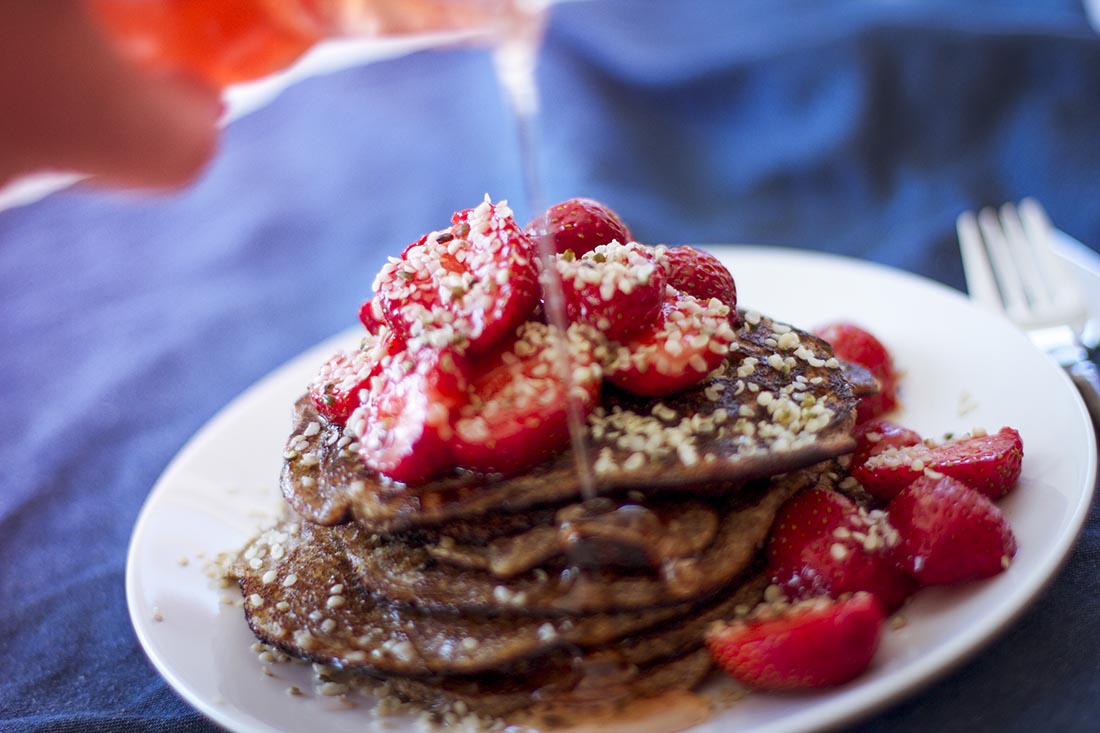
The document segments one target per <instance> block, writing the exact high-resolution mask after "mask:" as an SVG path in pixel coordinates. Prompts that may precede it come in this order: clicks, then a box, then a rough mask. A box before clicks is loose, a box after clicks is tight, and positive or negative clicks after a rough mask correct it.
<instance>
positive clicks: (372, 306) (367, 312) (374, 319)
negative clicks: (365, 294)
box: [359, 298, 386, 333]
mask: <svg viewBox="0 0 1100 733" xmlns="http://www.w3.org/2000/svg"><path fill="white" fill-rule="evenodd" d="M359 322H360V323H362V324H363V328H365V329H367V333H378V331H379V329H381V328H384V327H385V326H386V319H385V315H384V314H383V313H382V309H381V308H380V307H379V302H378V300H377V299H376V298H368V299H367V300H364V301H363V304H362V305H361V306H359Z"/></svg>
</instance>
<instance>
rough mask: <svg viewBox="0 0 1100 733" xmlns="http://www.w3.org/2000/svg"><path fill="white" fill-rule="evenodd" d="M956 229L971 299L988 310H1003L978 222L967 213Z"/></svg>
mask: <svg viewBox="0 0 1100 733" xmlns="http://www.w3.org/2000/svg"><path fill="white" fill-rule="evenodd" d="M955 229H956V230H958V233H959V251H960V252H961V253H962V259H963V274H965V275H966V289H967V291H968V292H969V293H970V297H971V299H973V300H975V301H977V302H978V303H981V304H982V305H984V306H986V307H987V308H993V309H995V310H998V311H999V310H1003V309H1004V303H1003V302H1002V301H1001V291H1000V290H999V289H998V288H997V281H996V280H994V279H993V270H992V269H990V267H989V256H988V255H987V254H986V252H985V245H984V244H982V234H981V232H980V231H979V230H978V220H977V219H975V218H974V214H972V213H971V212H969V211H965V212H963V213H962V214H959V218H958V219H956V220H955Z"/></svg>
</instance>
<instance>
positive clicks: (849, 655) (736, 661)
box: [706, 593, 883, 690]
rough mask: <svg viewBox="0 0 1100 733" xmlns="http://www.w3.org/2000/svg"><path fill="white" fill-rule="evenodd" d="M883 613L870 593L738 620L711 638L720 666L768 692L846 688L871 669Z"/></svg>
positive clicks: (717, 630) (707, 642)
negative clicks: (771, 615) (846, 684)
mask: <svg viewBox="0 0 1100 733" xmlns="http://www.w3.org/2000/svg"><path fill="white" fill-rule="evenodd" d="M882 622H883V613H882V609H881V608H880V607H879V604H878V601H876V600H875V598H874V596H872V595H870V594H869V593H856V594H855V595H853V596H850V597H848V598H845V599H844V600H840V601H828V600H824V599H817V600H813V601H805V602H803V603H800V604H796V605H794V606H792V607H790V608H789V609H787V610H786V611H784V612H782V613H780V614H779V615H777V616H774V617H768V616H764V617H760V618H749V619H746V620H740V621H733V622H731V623H728V624H726V625H725V626H722V627H719V628H718V629H716V630H712V631H710V632H709V633H708V634H707V636H706V644H707V649H708V650H709V651H710V654H711V656H712V657H713V658H714V661H715V662H716V663H717V664H718V666H720V667H722V669H724V670H725V671H726V672H727V673H729V674H730V675H731V676H732V677H734V678H735V679H736V680H738V681H739V682H741V683H742V684H745V685H748V686H750V687H756V688H759V689H764V690H798V689H807V688H820V687H833V686H836V685H842V684H844V683H845V682H848V681H850V680H852V679H855V678H856V677H858V676H859V675H860V674H862V673H863V672H864V671H865V670H866V669H867V668H868V667H869V666H870V664H871V660H872V658H873V657H874V655H875V650H876V649H877V648H878V644H879V639H880V638H881V637H882Z"/></svg>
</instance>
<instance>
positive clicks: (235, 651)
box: [126, 247, 1096, 733]
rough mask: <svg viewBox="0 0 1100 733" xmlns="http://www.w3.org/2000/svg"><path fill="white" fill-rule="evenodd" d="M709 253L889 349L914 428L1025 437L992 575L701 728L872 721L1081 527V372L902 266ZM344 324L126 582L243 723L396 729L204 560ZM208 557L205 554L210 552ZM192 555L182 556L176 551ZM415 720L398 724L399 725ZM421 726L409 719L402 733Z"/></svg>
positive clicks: (225, 447) (211, 464)
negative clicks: (1076, 380)
mask: <svg viewBox="0 0 1100 733" xmlns="http://www.w3.org/2000/svg"><path fill="white" fill-rule="evenodd" d="M713 250H714V251H715V252H716V253H718V254H720V256H721V257H722V258H723V259H724V260H725V261H726V262H727V264H728V265H729V266H730V268H731V270H732V271H733V273H734V274H735V276H736V278H737V282H738V289H739V291H740V298H741V302H742V303H743V304H745V305H746V306H749V307H752V308H756V309H758V310H760V311H762V312H765V313H768V314H769V315H772V316H775V317H777V318H781V319H785V320H788V321H790V322H792V323H795V324H798V325H800V326H803V327H813V326H816V325H819V324H822V323H824V322H826V321H829V320H832V319H849V320H854V321H856V322H859V323H861V324H863V325H864V326H866V327H868V328H869V329H871V330H872V331H874V332H875V333H877V334H879V335H880V337H881V338H882V339H883V340H884V341H885V343H886V345H887V346H888V347H889V348H890V349H891V351H892V352H893V353H894V356H895V359H896V361H897V363H898V364H899V365H900V367H901V368H902V369H904V370H905V372H906V377H905V381H904V395H903V398H904V403H905V406H904V409H903V412H902V413H900V414H899V416H898V419H900V420H901V421H902V422H904V423H905V424H907V425H909V426H911V427H913V428H915V429H917V430H919V431H921V432H922V433H923V434H925V435H927V436H939V435H941V434H943V433H945V432H949V431H951V432H960V431H965V430H968V429H970V428H971V427H974V426H982V427H986V428H988V429H990V430H996V429H998V428H1000V427H1001V426H1002V425H1011V426H1013V427H1015V428H1017V429H1018V430H1019V431H1020V433H1021V434H1022V436H1023V439H1024V443H1025V459H1024V471H1023V476H1022V478H1021V483H1020V486H1019V488H1018V489H1017V491H1016V492H1015V493H1014V494H1012V495H1011V496H1010V497H1008V498H1007V499H1006V500H1004V501H1003V503H1002V506H1003V509H1004V510H1005V512H1006V514H1007V515H1008V517H1009V519H1010V521H1011V522H1012V525H1013V528H1014V529H1015V532H1016V535H1017V538H1018V540H1019V546H1020V550H1019V554H1018V556H1017V558H1016V561H1015V562H1014V563H1013V564H1012V566H1011V567H1010V568H1009V570H1008V571H1007V572H1006V573H1004V574H1002V575H1000V576H998V577H997V578H995V579H993V580H991V581H988V582H983V583H977V584H973V585H969V586H966V587H962V588H956V589H941V590H926V591H923V592H921V593H920V594H919V595H918V596H917V598H916V599H915V600H914V601H913V602H912V603H911V604H910V605H909V606H908V607H907V608H906V609H905V615H906V617H907V618H908V620H909V623H908V625H906V626H905V627H904V628H902V629H900V630H897V631H890V632H889V633H888V634H887V635H886V639H885V641H884V644H883V646H882V648H881V649H880V651H879V653H878V655H877V657H876V660H875V663H874V665H873V668H872V669H871V670H870V671H869V672H868V673H867V674H865V675H864V676H862V677H861V678H860V679H859V680H857V681H856V682H855V683H852V684H850V685H848V686H846V687H843V688H840V689H837V690H834V691H830V692H823V693H814V694H805V695H783V696H770V695H767V694H759V695H753V696H750V697H749V698H748V699H746V700H744V701H742V702H740V703H738V704H736V705H734V706H733V707H731V708H729V709H728V710H726V711H724V712H722V713H721V714H719V715H718V716H716V717H715V718H713V719H712V720H711V721H710V722H708V723H706V724H704V725H703V726H700V727H699V728H697V729H695V730H696V732H697V733H703V732H704V731H705V732H708V733H718V731H727V730H738V731H739V732H740V733H779V732H781V731H787V732H794V731H802V732H804V731H816V730H822V729H826V728H831V727H835V726H838V725H840V724H843V723H845V722H850V721H851V720H854V719H856V718H858V717H861V716H866V715H868V714H870V713H871V712H873V711H874V710H877V709H879V708H881V707H882V706H884V705H886V704H888V703H890V702H891V701H894V700H896V699H897V698H899V697H900V696H902V695H905V694H907V693H910V692H912V691H913V690H915V689H916V688H918V687H919V686H921V685H923V684H924V683H926V682H928V681H929V680H930V679H932V678H933V677H935V676H936V675H938V674H942V673H943V672H945V671H946V670H947V669H949V668H950V667H952V666H953V665H955V664H957V663H958V662H960V661H961V660H963V659H964V658H966V657H967V656H968V655H970V654H971V653H973V652H975V651H976V650H977V649H979V648H980V647H981V646H982V645H983V644H985V643H986V642H987V641H989V640H990V639H991V637H993V636H994V635H995V634H997V633H998V632H999V631H1001V630H1002V629H1003V628H1004V627H1005V626H1006V625H1007V624H1008V623H1010V622H1011V621H1012V620H1013V619H1014V618H1015V617H1016V616H1017V614H1019V613H1020V611H1021V610H1023V609H1024V608H1025V607H1026V606H1027V604H1028V603H1029V602H1030V601H1031V600H1032V599H1033V598H1034V597H1035V595H1036V594H1037V593H1038V592H1039V591H1040V590H1041V589H1042V587H1043V586H1044V585H1045V584H1046V583H1047V582H1048V581H1049V580H1050V579H1051V578H1052V577H1053V575H1054V574H1055V573H1056V572H1057V571H1058V569H1059V567H1060V565H1061V563H1062V560H1063V559H1064V558H1065V556H1066V554H1067V552H1068V551H1069V549H1070V547H1071V545H1072V543H1073V542H1074V539H1075V538H1076V536H1077V533H1078V530H1079V529H1080V527H1081V525H1082V522H1083V521H1084V518H1085V514H1086V510H1087V507H1088V505H1089V500H1090V496H1091V493H1092V489H1093V486H1094V484H1095V481H1096V451H1095V445H1094V441H1093V435H1092V428H1091V426H1090V423H1089V421H1088V417H1087V415H1086V413H1085V410H1084V407H1083V406H1082V404H1081V402H1080V399H1079V398H1078V396H1077V394H1076V392H1075V391H1074V388H1073V386H1072V385H1071V383H1070V381H1069V380H1068V379H1067V378H1066V377H1065V375H1064V374H1063V373H1062V371H1061V370H1060V369H1058V368H1057V367H1056V366H1055V365H1054V364H1053V363H1052V362H1051V361H1049V360H1048V359H1047V358H1046V357H1045V356H1044V355H1043V354H1041V353H1039V352H1037V351H1035V350H1034V349H1033V348H1032V347H1031V345H1030V344H1029V342H1028V341H1027V340H1026V339H1025V338H1024V337H1023V336H1022V335H1021V334H1020V333H1019V332H1018V331H1017V330H1015V329H1014V328H1013V327H1012V326H1011V325H1010V324H1008V323H1007V322H1006V321H1004V320H1002V319H1000V318H999V317H997V316H995V315H992V314H989V313H985V312H983V311H980V310H978V309H976V308H973V307H971V305H970V304H969V302H968V301H967V300H966V299H965V298H964V297H963V296H962V295H961V294H960V293H957V292H955V291H953V290H950V289H948V288H945V287H942V286H940V285H938V284H935V283H931V282H929V281H926V280H923V279H920V278H917V277H914V276H912V275H908V274H905V273H901V272H898V271H895V270H890V269H886V268H883V267H879V266H875V265H871V264H867V263H862V262H858V261H854V260H847V259H840V258H837V257H833V256H828V255H820V254H811V253H806V252H795V251H781V250H775V249H766V248H757V247H716V248H713ZM357 338H358V337H356V336H353V335H351V334H344V335H342V336H341V337H337V338H335V339H333V340H331V341H329V342H326V343H324V344H321V345H319V346H318V347H317V348H315V349H312V350H310V351H309V352H307V353H305V354H303V355H302V356H300V357H299V358H297V359H295V360H293V361H292V362H291V363H289V364H287V365H286V366H284V367H282V368H281V369H279V370H277V371H276V372H275V373H274V374H272V375H271V376H269V377H267V378H266V379H264V380H263V381H261V382H260V383H258V384H257V385H255V386H254V387H252V388H251V389H250V390H248V391H247V392H245V393H244V394H243V395H241V396H240V397H239V398H238V399H236V400H234V401H233V402H232V403H231V404H229V405H228V406H227V407H226V408H225V409H224V410H223V411H222V412H221V414H219V415H218V416H217V417H216V418H214V419H213V420H212V421H211V422H210V423H209V424H208V425H207V426H206V427H204V428H203V429H202V430H201V431H200V432H199V433H198V434H197V435H196V436H195V437H194V438H193V439H192V440H191V441H190V442H189V443H188V444H187V446H186V447H185V448H184V449H183V450H182V451H181V452H180V454H179V455H178V456H177V457H176V459H175V460H174V461H173V462H172V463H171V465H170V466H169V467H168V469H167V470H166V471H165V473H164V475H163V476H162V477H161V479H160V480H159V481H158V482H157V485H156V486H155V487H154V489H153V492H152V494H151V495H150V497H149V500H148V502H147V503H146V505H145V507H144V509H143V511H142V513H141V516H140V518H139V520H138V522H137V525H136V527H135V529H134V535H133V539H132V542H131V546H130V556H129V562H128V566H127V576H126V586H127V599H128V602H129V607H130V615H131V618H132V621H133V624H134V628H135V629H136V631H137V635H138V638H139V639H140V641H141V644H142V645H143V646H144V648H145V650H146V652H147V653H148V655H149V658H150V659H151V660H152V661H153V664H154V665H156V667H157V669H158V670H159V671H160V673H161V674H162V675H164V677H165V679H167V680H168V682H169V683H170V684H171V685H172V686H173V687H174V688H175V689H176V690H177V691H178V692H179V693H180V694H181V695H182V696H183V697H184V698H185V699H186V700H187V701H188V702H190V703H191V704H192V705H194V706H195V707H196V708H198V709H199V710H201V711H202V712H203V713H205V714H206V715H208V716H209V717H210V718H212V719H213V720H215V721H216V722H218V723H219V724H221V725H223V726H224V727H226V728H228V729H230V730H232V731H236V732H238V733H246V732H247V733H258V732H268V731H296V730H310V731H317V732H318V733H336V732H338V731H356V732H357V733H373V732H374V731H379V732H380V731H382V730H387V731H392V730H394V729H395V728H394V722H395V721H392V720H390V721H386V723H382V722H380V721H378V720H376V719H375V718H374V716H373V715H372V713H371V712H370V710H369V706H368V705H359V706H358V707H355V708H353V709H348V708H347V707H345V706H343V705H341V704H340V703H339V702H337V701H336V700H335V699H334V698H326V697H321V696H313V695H311V694H307V697H305V698H302V697H292V696H290V695H288V694H287V688H288V687H289V686H291V685H296V686H298V687H300V688H301V689H303V690H306V691H307V693H308V691H309V690H310V683H309V669H308V667H306V666H304V665H274V666H273V671H274V673H275V674H276V675H278V676H277V677H268V676H265V675H263V674H262V673H261V665H260V664H259V663H258V661H257V659H256V655H255V654H254V653H252V652H250V651H249V646H250V644H251V641H252V639H251V635H250V633H249V631H248V629H247V627H246V625H245V622H244V618H243V614H242V612H241V611H240V609H238V608H234V607H232V606H229V605H225V604H224V603H222V602H221V594H219V593H218V592H216V591H215V590H213V589H212V588H211V587H210V582H209V579H208V578H207V577H206V575H205V574H204V573H203V571H202V565H203V560H204V559H209V558H212V557H213V556H215V555H216V554H217V553H218V552H221V551H225V550H231V549H235V548H238V547H240V546H242V545H243V544H244V542H245V541H246V540H247V539H248V538H249V537H250V536H251V535H252V534H253V533H254V531H255V530H256V529H258V528H259V527H260V526H261V525H263V524H265V523H267V522H268V521H270V518H271V517H273V516H274V515H275V513H276V512H277V511H278V508H279V506H280V501H281V498H280V497H279V495H278V490H277V487H276V477H277V475H278V469H279V465H280V462H281V453H282V448H283V442H284V440H285V438H286V435H287V432H288V430H289V427H290V408H291V404H292V403H293V401H294V399H295V398H296V397H297V396H298V394H299V393H300V391H301V390H302V389H303V387H304V385H305V384H307V383H308V381H309V379H310V377H311V376H312V374H313V372H314V370H315V369H316V367H317V366H318V365H319V364H320V363H321V361H322V360H323V359H324V358H325V357H327V356H328V355H329V353H330V352H332V351H333V350H334V349H335V348H336V346H337V345H338V344H339V343H340V342H352V341H354V340H356V339H357ZM200 556H201V557H200ZM185 559H186V560H187V563H186V564H184V563H183V562H182V561H183V560H185ZM403 727H404V725H403V724H402V723H400V722H398V725H397V729H402V728H403ZM408 729H410V730H411V729H412V726H411V723H410V724H409V728H408Z"/></svg>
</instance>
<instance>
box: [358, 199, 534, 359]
mask: <svg viewBox="0 0 1100 733" xmlns="http://www.w3.org/2000/svg"><path fill="white" fill-rule="evenodd" d="M452 221H453V226H452V227H451V228H450V229H448V230H443V231H438V232H432V233H431V234H428V235H425V236H424V237H421V238H420V239H419V240H418V241H416V242H414V243H413V244H411V245H410V246H409V247H408V248H406V250H405V252H404V253H403V254H402V255H401V258H400V259H394V260H391V261H390V262H388V263H387V264H386V265H385V266H383V268H382V270H381V272H379V273H378V277H377V278H375V281H374V289H375V299H376V300H377V301H378V303H379V305H378V306H377V308H378V309H380V310H381V312H382V313H383V314H384V315H385V318H386V322H387V323H389V324H390V325H391V326H392V327H393V329H394V331H395V332H397V334H398V336H400V337H401V338H402V339H404V340H406V341H408V340H410V339H417V338H423V339H425V340H427V341H428V342H429V343H431V344H432V345H433V346H435V347H437V348H438V347H443V346H452V347H455V348H459V349H465V350H468V351H469V353H470V354H471V355H475V354H481V353H486V352H487V351H489V350H490V349H492V347H493V346H494V345H495V344H496V343H498V342H499V341H501V340H503V339H505V338H507V337H508V336H509V335H510V334H511V333H513V332H514V331H515V329H516V327H517V326H518V325H519V324H520V323H522V322H523V321H525V320H526V319H527V317H528V316H529V315H530V314H531V313H532V311H533V310H534V308H535V306H536V305H537V304H538V299H539V285H538V271H537V265H536V253H535V245H534V242H533V241H532V240H531V238H530V237H528V236H527V235H526V234H524V233H523V232H522V231H520V229H519V227H518V226H517V225H516V223H515V221H514V220H513V219H512V211H511V209H509V208H508V206H507V205H506V204H505V203H503V202H502V203H499V204H492V203H491V202H490V201H489V200H488V198H486V200H485V202H484V203H482V204H481V205H479V206H478V207H477V208H474V209H468V210H466V211H460V212H458V213H456V214H455V215H454V217H453V219H452Z"/></svg>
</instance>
